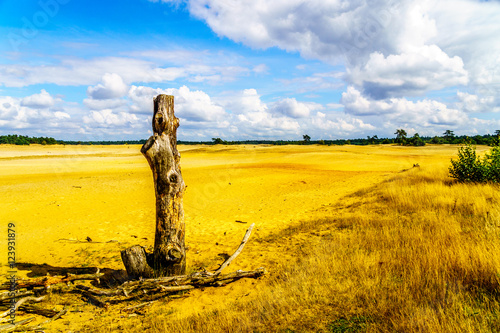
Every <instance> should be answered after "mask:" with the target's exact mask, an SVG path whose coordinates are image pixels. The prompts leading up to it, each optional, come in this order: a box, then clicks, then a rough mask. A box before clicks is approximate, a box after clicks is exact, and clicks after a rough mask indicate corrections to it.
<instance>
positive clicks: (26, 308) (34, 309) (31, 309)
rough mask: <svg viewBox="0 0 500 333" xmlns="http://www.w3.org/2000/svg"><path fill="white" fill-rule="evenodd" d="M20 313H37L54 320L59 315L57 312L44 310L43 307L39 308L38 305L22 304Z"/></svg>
mask: <svg viewBox="0 0 500 333" xmlns="http://www.w3.org/2000/svg"><path fill="white" fill-rule="evenodd" d="M19 311H22V312H25V313H35V314H37V315H40V316H44V317H48V318H52V317H54V316H55V315H57V314H58V313H59V312H57V311H55V310H51V309H46V308H42V307H41V306H38V305H36V304H22V305H21V306H19Z"/></svg>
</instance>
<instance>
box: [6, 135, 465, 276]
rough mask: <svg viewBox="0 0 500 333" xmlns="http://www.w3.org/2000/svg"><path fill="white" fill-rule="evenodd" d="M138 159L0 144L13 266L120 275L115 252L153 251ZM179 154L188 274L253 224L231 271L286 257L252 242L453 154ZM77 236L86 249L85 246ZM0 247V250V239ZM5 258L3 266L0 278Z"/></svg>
mask: <svg viewBox="0 0 500 333" xmlns="http://www.w3.org/2000/svg"><path fill="white" fill-rule="evenodd" d="M139 150H140V146H134V145H124V146H37V145H31V146H22V147H19V146H8V145H3V146H0V195H1V197H2V201H1V203H0V220H1V221H2V223H4V230H5V232H6V229H7V223H9V222H13V223H15V225H16V243H17V245H16V260H17V262H23V263H34V264H44V263H46V264H48V265H51V266H55V267H88V266H91V267H93V266H97V267H106V268H113V269H123V265H122V263H121V258H120V250H122V249H124V248H126V247H129V246H131V245H134V244H140V245H142V246H145V247H146V248H151V247H152V246H153V243H154V232H155V225H154V224H155V198H154V190H153V179H152V174H151V170H150V169H149V166H148V163H147V161H146V159H145V158H144V157H143V156H142V155H141V153H140V151H139ZM179 150H180V152H181V167H182V173H183V177H184V180H185V183H186V185H187V189H186V193H185V197H184V211H185V221H186V245H187V246H188V248H189V249H188V252H187V256H188V258H187V260H188V261H187V265H188V270H189V269H191V270H195V269H199V268H202V267H206V268H216V267H217V264H220V262H221V260H222V259H221V256H223V255H224V253H226V254H227V253H229V254H231V253H232V251H234V249H235V248H236V247H237V245H238V244H239V242H240V240H241V237H242V236H243V234H244V232H245V230H246V229H247V227H248V226H249V225H250V224H251V223H255V224H256V227H255V229H254V233H253V235H252V238H251V241H250V243H249V245H248V246H247V248H246V249H245V252H244V254H243V255H241V256H240V257H239V258H238V260H236V261H235V262H234V263H233V264H232V265H231V266H232V269H253V268H255V267H260V266H269V265H270V264H272V263H273V262H275V260H278V259H279V258H282V257H283V256H286V255H287V253H286V252H285V251H283V250H282V249H281V250H280V249H279V246H275V247H273V246H266V247H259V246H257V244H256V242H258V241H259V239H260V240H262V239H265V238H266V237H267V236H269V235H271V234H273V233H277V232H279V231H280V230H282V229H284V228H286V227H287V226H289V225H291V224H294V223H297V222H298V221H301V220H305V219H315V218H321V217H323V216H325V215H326V214H328V207H332V206H333V205H335V203H336V202H337V201H338V200H340V199H342V198H344V197H345V196H346V195H348V194H350V193H354V192H355V191H358V190H360V189H363V188H366V187H369V186H371V185H373V184H376V183H378V182H381V181H383V180H384V179H387V178H388V177H390V176H392V175H394V174H395V173H397V172H400V171H401V170H403V169H406V168H411V167H412V166H413V164H414V163H420V164H421V165H422V164H426V165H429V164H433V163H436V164H441V165H442V163H443V161H444V160H449V158H450V156H452V155H453V154H454V153H455V150H456V148H450V147H448V148H446V147H442V146H441V147H425V148H412V149H409V148H405V147H398V146H367V147H356V146H253V145H246V146H243V145H242V146H222V145H217V146H179ZM237 221H238V222H237ZM87 237H89V238H90V239H91V240H92V242H85V241H86V239H87ZM0 239H1V241H0V242H1V244H0V248H5V247H6V244H5V242H6V237H0ZM252 240H253V241H252ZM252 244H253V245H252ZM150 251H151V249H150ZM5 256H6V255H5ZM6 261H7V259H6V258H4V257H2V263H3V265H2V270H3V273H5V270H6V268H7V267H6V266H5V263H6ZM25 273H27V272H25ZM25 273H23V272H22V271H21V272H19V276H20V277H22V276H25V275H24V274H25Z"/></svg>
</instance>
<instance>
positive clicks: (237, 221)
mask: <svg viewBox="0 0 500 333" xmlns="http://www.w3.org/2000/svg"><path fill="white" fill-rule="evenodd" d="M234 222H236V223H245V224H246V223H248V222H244V221H240V220H236V221H234Z"/></svg>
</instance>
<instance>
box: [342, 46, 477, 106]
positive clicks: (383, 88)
mask: <svg viewBox="0 0 500 333" xmlns="http://www.w3.org/2000/svg"><path fill="white" fill-rule="evenodd" d="M348 80H349V81H350V82H352V83H354V84H355V85H356V86H358V87H361V88H362V89H363V90H364V91H365V93H367V94H369V95H370V96H371V97H373V98H377V99H383V98H387V97H402V96H415V95H422V94H424V93H425V92H428V91H431V90H440V89H442V88H446V87H450V86H457V85H466V84H467V82H468V75H467V71H466V70H465V69H464V63H463V61H462V59H461V58H459V57H458V56H455V57H453V58H450V57H449V56H448V55H447V54H446V53H444V52H443V51H442V50H441V49H440V48H439V47H437V46H436V45H430V46H427V45H425V46H422V47H419V48H414V49H413V50H412V52H405V53H401V54H397V55H389V56H387V57H385V56H384V55H383V54H381V53H378V52H375V53H372V54H370V57H369V59H368V61H367V62H366V63H365V64H364V65H363V66H361V67H358V66H356V67H354V68H351V69H349V70H348Z"/></svg>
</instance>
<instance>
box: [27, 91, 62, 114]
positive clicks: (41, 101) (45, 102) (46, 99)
mask: <svg viewBox="0 0 500 333" xmlns="http://www.w3.org/2000/svg"><path fill="white" fill-rule="evenodd" d="M54 103H55V101H54V98H53V97H52V96H51V95H50V94H49V93H48V92H47V91H45V89H42V91H41V92H40V93H39V94H34V95H31V96H28V97H24V98H23V99H22V100H21V105H22V106H27V107H31V108H35V109H44V108H49V107H51V106H53V105H54Z"/></svg>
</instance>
